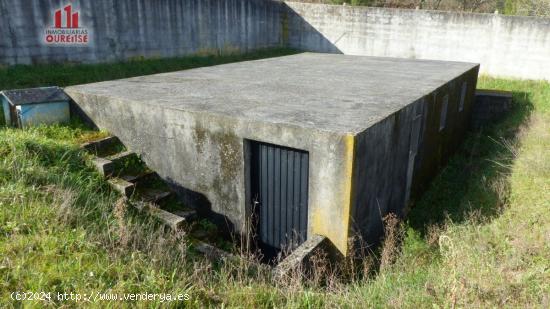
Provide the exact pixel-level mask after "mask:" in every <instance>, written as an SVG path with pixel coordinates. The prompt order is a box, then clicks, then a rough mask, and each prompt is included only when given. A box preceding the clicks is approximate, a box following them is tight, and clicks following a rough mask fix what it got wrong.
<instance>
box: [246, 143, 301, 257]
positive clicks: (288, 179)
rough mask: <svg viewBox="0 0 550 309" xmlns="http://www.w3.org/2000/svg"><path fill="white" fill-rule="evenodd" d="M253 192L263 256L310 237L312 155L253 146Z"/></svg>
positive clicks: (260, 144) (291, 150) (272, 146)
mask: <svg viewBox="0 0 550 309" xmlns="http://www.w3.org/2000/svg"><path fill="white" fill-rule="evenodd" d="M251 151H252V153H251V189H252V192H251V193H252V195H251V196H252V198H253V200H254V202H255V205H256V206H255V212H256V215H257V217H258V218H257V233H258V236H259V240H260V243H261V246H262V249H263V251H264V255H267V256H269V255H275V254H276V253H277V252H279V251H281V250H282V249H289V250H290V249H293V248H295V247H297V246H298V245H300V244H301V243H303V242H304V241H305V239H306V237H307V215H308V214H307V208H308V172H309V171H308V169H309V154H308V153H307V152H305V151H301V150H297V149H292V148H287V147H281V146H277V145H271V144H266V143H260V142H252V143H251Z"/></svg>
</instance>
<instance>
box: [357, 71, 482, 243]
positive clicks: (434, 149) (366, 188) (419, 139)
mask: <svg viewBox="0 0 550 309" xmlns="http://www.w3.org/2000/svg"><path fill="white" fill-rule="evenodd" d="M477 75H478V68H477V67H476V68H474V69H472V70H470V71H468V72H466V73H465V74H463V75H461V76H459V77H457V78H455V79H453V80H451V81H449V82H448V83H447V84H445V85H444V86H442V87H440V88H438V89H437V90H435V91H434V92H432V93H430V94H428V95H426V96H424V97H422V98H420V99H419V100H417V101H416V102H414V103H413V104H410V105H408V106H406V107H405V108H403V109H401V110H399V111H398V112H396V113H394V114H393V115H391V116H389V117H387V118H385V119H384V120H382V121H380V122H379V123H377V124H376V125H374V126H372V127H370V128H368V129H367V130H366V131H365V132H363V133H361V134H360V135H358V136H357V137H356V145H355V161H354V162H355V164H354V171H353V184H354V185H353V190H352V191H353V205H352V219H351V228H352V230H353V231H354V232H356V233H359V235H360V236H361V239H362V240H363V241H365V242H366V243H367V244H368V245H372V244H376V243H378V241H379V240H380V237H381V236H382V233H383V225H382V218H383V217H384V216H385V215H386V214H388V213H390V212H393V213H396V214H398V215H400V216H403V215H405V214H406V211H407V208H408V203H409V198H410V197H411V196H412V197H417V196H418V195H419V194H421V193H422V192H423V191H424V190H425V189H426V187H427V185H428V184H429V182H430V181H431V180H432V179H433V178H434V177H435V176H436V175H437V173H438V172H439V171H440V170H441V168H443V167H444V166H445V165H446V164H447V161H448V160H449V158H450V157H451V156H452V155H453V154H454V153H455V151H456V150H457V148H458V147H459V146H460V144H461V142H462V141H463V139H464V136H465V135H466V133H467V130H468V128H469V123H470V120H471V115H472V109H473V103H474V98H475V97H474V93H475V89H476V85H477ZM463 85H465V86H464V87H465V91H464V92H463V91H462V88H463ZM462 96H463V97H464V104H463V105H462V108H461V105H460V101H461V98H462ZM445 97H447V98H448V105H447V112H446V116H445V118H446V120H445V126H444V128H442V129H441V112H442V106H443V104H442V102H443V101H444V99H445ZM415 119H417V120H418V123H417V125H418V127H416V129H417V130H418V131H417V132H418V134H417V135H416V134H414V133H413V132H414V131H415ZM413 144H414V145H413ZM363 245H364V244H363Z"/></svg>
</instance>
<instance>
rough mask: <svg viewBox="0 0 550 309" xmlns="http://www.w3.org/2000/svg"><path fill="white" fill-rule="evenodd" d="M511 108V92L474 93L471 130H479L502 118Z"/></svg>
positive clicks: (487, 91)
mask: <svg viewBox="0 0 550 309" xmlns="http://www.w3.org/2000/svg"><path fill="white" fill-rule="evenodd" d="M511 108H512V92H510V91H501V90H487V89H481V90H477V91H476V100H475V104H474V108H473V111H472V122H471V128H472V129H473V130H479V129H481V128H482V127H484V126H486V125H488V124H491V123H493V122H495V121H497V120H499V119H501V118H502V117H504V116H505V115H506V114H507V113H508V112H509V111H510V109H511Z"/></svg>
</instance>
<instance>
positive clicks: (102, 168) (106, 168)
mask: <svg viewBox="0 0 550 309" xmlns="http://www.w3.org/2000/svg"><path fill="white" fill-rule="evenodd" d="M92 164H93V165H94V167H95V169H96V170H97V171H98V172H99V173H100V174H101V175H102V176H104V177H109V176H110V175H111V174H112V173H113V171H114V169H115V165H114V163H113V162H112V161H111V160H108V159H105V158H99V157H95V158H93V159H92Z"/></svg>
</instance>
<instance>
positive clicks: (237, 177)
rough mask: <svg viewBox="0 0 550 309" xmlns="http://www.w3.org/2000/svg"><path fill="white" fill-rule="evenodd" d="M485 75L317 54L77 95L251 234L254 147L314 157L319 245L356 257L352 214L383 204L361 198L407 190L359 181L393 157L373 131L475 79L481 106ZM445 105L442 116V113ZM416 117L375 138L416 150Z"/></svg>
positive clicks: (312, 222)
mask: <svg viewBox="0 0 550 309" xmlns="http://www.w3.org/2000/svg"><path fill="white" fill-rule="evenodd" d="M477 69H478V66H477V65H475V64H468V63H456V62H439V61H414V60H403V59H389V58H371V57H354V56H343V55H334V54H310V53H305V54H300V55H294V56H287V57H279V58H273V59H265V60H258V61H249V62H244V63H234V64H226V65H221V66H215V67H208V68H201V69H194V70H188V71H181V72H173V73H166V74H157V75H151V76H143V77H137V78H130V79H124V80H117V81H109V82H102V83H95V84H88V85H80V86H72V87H68V88H66V89H65V91H66V92H67V94H69V96H71V97H72V98H73V100H74V101H75V102H76V104H78V106H79V107H80V108H81V109H82V110H83V111H84V112H85V113H86V114H87V115H88V116H89V117H90V118H91V119H92V120H93V121H94V122H95V123H96V124H97V125H98V126H99V127H100V128H103V129H107V130H109V131H110V132H112V133H113V134H114V135H116V136H118V137H119V138H120V140H121V141H122V142H123V143H124V144H125V145H127V146H128V147H130V148H131V149H132V151H135V152H137V153H139V154H141V155H142V158H143V159H144V161H145V162H146V163H147V165H148V166H150V167H151V168H152V169H153V170H155V171H157V172H158V173H159V175H160V176H161V177H163V178H164V179H166V180H169V181H171V182H173V183H174V184H175V185H178V186H180V187H181V188H182V192H183V191H185V190H190V191H193V192H194V193H196V194H198V195H199V196H201V197H204V198H205V199H206V200H208V201H209V203H210V206H209V207H211V210H212V211H213V212H214V213H217V214H219V215H221V216H223V217H224V219H227V222H230V223H231V224H233V228H234V229H235V230H237V231H241V232H244V231H245V222H246V221H247V220H246V218H247V217H248V215H249V214H250V202H249V201H248V200H247V197H246V196H247V195H246V194H247V193H246V190H247V189H246V185H245V183H246V182H245V175H246V172H245V162H244V161H245V160H244V157H245V154H244V150H243V148H244V143H245V140H255V141H262V142H266V143H272V144H277V145H282V146H287V147H291V148H297V149H302V150H305V151H308V152H309V158H310V167H309V184H310V185H309V206H308V207H309V209H308V213H309V215H308V222H309V226H308V235H314V234H319V235H323V236H326V237H327V238H329V239H330V240H331V241H332V242H333V243H334V244H335V245H336V247H337V248H338V249H339V250H340V251H342V252H343V253H346V250H347V242H348V236H349V229H350V224H351V223H352V221H355V219H353V220H352V219H350V214H351V213H352V205H355V206H354V207H364V206H363V205H364V204H365V203H367V202H369V203H370V201H371V195H372V194H374V195H375V196H376V192H371V191H368V196H365V195H364V194H359V192H363V191H365V190H364V184H365V183H367V184H370V183H375V182H378V181H380V179H385V180H384V181H386V182H384V183H383V184H384V185H387V186H388V187H391V186H392V185H393V182H394V181H399V180H400V179H395V178H391V177H390V176H388V177H386V175H382V174H381V175H376V174H375V175H374V177H372V178H368V179H367V178H362V179H359V180H358V179H357V177H360V176H359V175H362V174H361V173H363V172H362V171H361V169H362V168H363V163H365V164H368V163H367V161H364V162H363V161H361V163H358V161H357V159H358V158H359V159H361V160H363V159H365V157H362V156H365V153H374V154H375V155H376V156H378V155H386V154H387V153H386V152H381V153H378V152H372V151H374V150H375V149H377V148H379V146H378V145H374V147H373V148H372V149H371V148H370V147H369V148H367V149H364V148H362V145H363V144H361V143H362V141H365V140H367V141H368V140H370V139H367V138H366V136H367V135H368V134H371V133H369V132H372V131H369V130H368V129H369V128H371V127H373V126H374V127H376V126H378V127H379V126H380V125H379V124H380V123H384V121H385V119H387V118H388V117H389V118H392V117H395V114H396V113H398V112H399V111H400V110H402V109H404V108H406V107H408V106H409V105H411V104H412V103H413V102H419V101H420V100H422V99H423V98H425V97H426V96H427V95H429V94H432V93H434V92H435V91H436V90H438V89H439V90H441V91H445V89H447V88H446V87H447V86H446V85H447V84H448V83H449V81H452V80H455V79H460V78H462V77H463V76H464V75H465V74H469V75H468V76H470V77H471V78H472V79H473V80H471V81H470V84H469V86H468V87H469V88H468V89H472V90H471V91H469V92H468V95H470V94H471V95H472V96H473V89H474V88H475V81H476V78H477V77H476V73H477ZM468 101H469V100H468ZM453 102H454V98H453ZM437 104H439V103H433V104H432V105H433V106H434V107H433V111H431V113H437V108H439V107H437V106H438V105H437ZM468 111H469V109H466V111H465V112H468ZM408 116H409V115H408V114H403V118H402V120H401V121H403V122H404V124H403V125H402V129H401V131H400V132H402V134H400V135H398V136H397V135H396V136H393V135H384V134H375V133H372V134H375V135H376V136H378V139H379V140H381V142H384V143H387V144H390V143H391V142H392V141H390V140H386V139H387V138H390V137H391V138H399V139H404V140H403V141H397V144H399V143H404V144H407V145H408V143H409V142H408V140H409V135H407V134H406V130H407V127H406V126H407V125H408V124H409V123H410V120H409V119H407V118H406V117H408ZM434 117H435V118H437V117H439V116H434ZM437 119H439V118H437ZM458 121H460V122H461V121H462V118H461V120H457V122H458ZM450 128H452V127H450ZM449 131H450V132H452V130H451V129H449ZM449 134H450V133H449ZM384 136H386V137H384ZM452 137H456V136H449V138H452ZM437 141H438V140H436V142H437ZM358 146H359V147H358ZM388 150H390V149H388ZM407 153H408V149H407ZM354 158H355V160H356V161H354ZM376 160H378V161H380V162H382V161H384V160H385V161H388V159H387V157H386V158H384V157H376ZM393 163H394V162H389V163H385V164H386V165H387V164H389V165H391V164H393ZM369 171H370V170H369ZM369 173H370V172H369ZM367 176H368V177H371V176H373V175H371V174H368V175H367ZM352 180H355V182H352ZM183 188H185V190H183ZM400 194H401V192H400ZM385 203H393V204H391V205H390V204H388V205H384V206H383V207H384V209H390V208H391V207H398V208H402V207H403V204H404V200H403V199H401V200H399V201H394V200H386V201H385ZM369 207H374V206H369ZM357 214H358V215H359V214H360V215H368V216H378V213H372V212H369V213H359V212H357Z"/></svg>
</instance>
